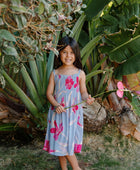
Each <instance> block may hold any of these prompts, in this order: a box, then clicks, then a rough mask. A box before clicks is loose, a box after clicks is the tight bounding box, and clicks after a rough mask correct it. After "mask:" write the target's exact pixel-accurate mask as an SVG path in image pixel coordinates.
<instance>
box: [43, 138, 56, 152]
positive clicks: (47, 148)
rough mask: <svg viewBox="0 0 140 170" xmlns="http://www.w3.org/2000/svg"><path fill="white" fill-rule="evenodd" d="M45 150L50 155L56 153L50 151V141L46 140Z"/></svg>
mask: <svg viewBox="0 0 140 170" xmlns="http://www.w3.org/2000/svg"><path fill="white" fill-rule="evenodd" d="M43 150H45V151H48V152H49V153H51V152H55V150H51V149H50V142H49V141H48V140H45V144H44V147H43Z"/></svg>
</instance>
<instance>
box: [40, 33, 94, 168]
mask: <svg viewBox="0 0 140 170" xmlns="http://www.w3.org/2000/svg"><path fill="white" fill-rule="evenodd" d="M58 51H59V56H58V57H56V59H55V64H54V66H55V70H53V72H52V73H51V75H50V79H49V84H48V88H47V98H48V100H49V102H50V104H51V106H50V109H49V113H48V124H47V133H46V138H45V144H44V148H43V150H45V151H48V152H49V153H50V154H52V155H56V156H58V157H59V161H60V165H61V168H62V170H67V160H68V161H69V163H70V165H71V166H72V168H73V170H80V167H79V165H78V161H77V159H76V156H75V154H74V153H79V152H81V148H82V138H83V109H82V105H81V104H78V103H80V102H81V100H85V101H86V102H87V104H92V103H93V101H94V98H92V97H91V96H90V95H88V93H87V89H86V86H85V73H84V71H83V70H82V63H81V56H80V49H79V46H78V44H77V42H76V41H75V40H74V39H73V38H71V37H67V36H66V37H63V38H62V39H61V40H60V41H59V42H58ZM76 104H78V105H76Z"/></svg>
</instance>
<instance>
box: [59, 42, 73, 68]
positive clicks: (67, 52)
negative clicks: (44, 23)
mask: <svg viewBox="0 0 140 170" xmlns="http://www.w3.org/2000/svg"><path fill="white" fill-rule="evenodd" d="M60 59H61V61H62V63H63V65H66V66H70V65H73V63H74V61H75V54H74V52H73V51H72V48H71V47H70V46H69V45H68V46H66V47H65V48H64V49H63V50H61V51H60Z"/></svg>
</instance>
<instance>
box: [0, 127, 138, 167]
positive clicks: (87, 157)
mask: <svg viewBox="0 0 140 170" xmlns="http://www.w3.org/2000/svg"><path fill="white" fill-rule="evenodd" d="M5 142H6V141H5ZM43 142H44V140H43V138H41V139H40V138H37V139H34V140H33V141H31V142H29V143H28V144H24V145H20V146H19V145H17V146H16V145H14V146H7V145H4V144H2V145H1V146H0V169H1V170H60V166H59V162H58V159H57V157H55V156H51V155H49V154H47V153H46V152H45V151H43V150H42V147H43ZM77 158H78V161H79V164H80V166H81V168H82V170H139V169H140V142H138V141H136V140H135V139H134V138H131V137H125V136H122V135H121V134H120V132H119V131H118V128H117V126H116V125H107V126H106V127H105V128H104V130H103V131H102V132H101V133H100V134H96V133H90V134H88V133H86V132H85V133H84V139H83V149H82V152H81V154H77ZM68 169H69V170H71V167H70V166H69V165H68Z"/></svg>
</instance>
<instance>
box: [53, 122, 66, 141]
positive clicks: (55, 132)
mask: <svg viewBox="0 0 140 170" xmlns="http://www.w3.org/2000/svg"><path fill="white" fill-rule="evenodd" d="M54 125H55V128H51V129H50V133H54V136H53V137H54V139H55V141H56V140H58V137H59V135H60V133H61V132H62V131H63V126H62V123H60V125H59V128H58V126H57V123H56V120H54Z"/></svg>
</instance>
